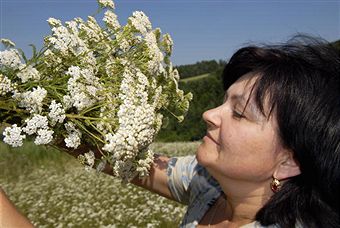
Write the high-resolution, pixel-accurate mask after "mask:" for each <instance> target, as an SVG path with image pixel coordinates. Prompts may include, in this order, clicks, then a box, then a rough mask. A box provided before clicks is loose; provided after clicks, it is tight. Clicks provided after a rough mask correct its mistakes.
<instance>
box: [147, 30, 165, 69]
mask: <svg viewBox="0 0 340 228" xmlns="http://www.w3.org/2000/svg"><path fill="white" fill-rule="evenodd" d="M145 41H146V44H147V46H148V48H149V54H150V57H151V59H150V60H149V61H148V69H149V71H150V73H152V74H162V73H164V67H163V65H162V62H163V60H164V56H163V53H162V51H161V50H160V49H159V47H158V44H157V40H156V36H155V33H154V32H149V33H147V34H146V36H145Z"/></svg>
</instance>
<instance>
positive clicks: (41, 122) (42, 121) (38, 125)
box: [22, 114, 48, 135]
mask: <svg viewBox="0 0 340 228" xmlns="http://www.w3.org/2000/svg"><path fill="white" fill-rule="evenodd" d="M25 123H26V126H25V127H23V128H22V130H23V131H24V132H25V133H26V134H28V135H32V134H35V133H37V131H38V130H39V129H46V128H47V127H48V120H47V117H46V116H42V115H39V114H34V116H33V117H32V118H31V119H26V120H25Z"/></svg>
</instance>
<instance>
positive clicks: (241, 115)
mask: <svg viewBox="0 0 340 228" xmlns="http://www.w3.org/2000/svg"><path fill="white" fill-rule="evenodd" d="M233 117H235V118H237V119H242V118H246V116H245V115H243V113H240V112H237V111H235V110H233Z"/></svg>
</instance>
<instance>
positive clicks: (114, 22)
mask: <svg viewBox="0 0 340 228" xmlns="http://www.w3.org/2000/svg"><path fill="white" fill-rule="evenodd" d="M104 15H105V16H104V18H103V21H104V22H105V23H106V25H107V27H109V28H111V29H113V30H118V29H119V28H120V24H119V21H118V19H117V15H116V14H115V13H113V12H112V11H109V10H108V11H106V12H105V14H104Z"/></svg>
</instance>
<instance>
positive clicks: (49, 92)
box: [0, 0, 192, 180]
mask: <svg viewBox="0 0 340 228" xmlns="http://www.w3.org/2000/svg"><path fill="white" fill-rule="evenodd" d="M98 3H99V9H100V10H99V12H101V11H103V10H104V11H105V13H104V17H103V25H102V26H101V25H100V24H98V23H97V21H96V19H95V17H92V16H89V17H88V19H87V21H84V20H82V19H81V18H75V19H73V20H71V21H67V22H65V23H62V22H61V21H60V20H57V19H54V18H50V19H48V23H49V25H50V26H51V35H49V36H46V37H45V38H44V46H43V48H42V49H41V51H39V52H37V51H36V49H35V48H34V47H33V56H32V58H30V59H27V58H26V56H25V54H24V53H23V52H22V51H21V50H20V49H16V48H15V44H14V43H13V42H11V41H10V40H7V39H2V40H1V42H2V43H3V44H4V46H5V47H6V49H5V50H4V51H1V52H0V94H1V97H0V120H1V123H3V124H6V125H10V126H8V127H6V128H5V129H4V131H3V136H4V138H3V141H4V142H5V143H7V144H9V145H11V146H13V147H18V146H21V145H22V144H23V140H24V139H25V138H31V139H32V140H34V143H35V144H37V145H40V144H49V145H53V144H56V142H57V141H58V140H59V141H60V139H62V140H64V143H65V145H66V147H68V148H70V149H76V148H78V147H79V146H80V145H81V144H86V145H91V146H92V147H95V148H96V150H98V151H100V153H101V158H100V159H95V158H94V154H93V152H91V151H89V152H88V153H85V154H84V155H81V156H80V160H82V162H84V163H85V164H87V165H88V166H90V167H94V166H96V167H97V168H98V169H101V168H102V167H103V166H104V165H105V164H106V163H110V165H111V166H112V167H113V172H114V174H115V175H116V176H119V177H121V178H122V179H123V180H129V179H131V178H133V177H135V176H136V175H141V176H143V175H147V174H148V171H149V168H150V164H151V162H152V160H153V152H152V151H151V150H150V149H149V145H150V144H151V143H152V142H153V140H154V138H155V136H156V134H157V132H158V131H159V130H160V128H161V125H162V122H163V121H164V118H167V117H169V116H174V117H176V118H177V119H178V120H179V121H181V120H183V117H184V115H185V113H186V112H187V110H188V107H189V101H190V100H191V98H192V95H191V94H190V93H189V94H186V95H185V94H184V93H183V91H182V90H180V89H179V88H178V80H179V75H178V72H177V70H176V69H174V68H173V66H172V64H171V62H170V59H169V58H170V55H171V52H172V46H173V42H172V40H171V37H170V36H169V35H168V34H165V35H162V34H161V31H160V29H158V28H157V29H152V26H151V23H150V21H149V19H148V17H147V16H146V15H145V14H144V13H143V12H134V13H133V14H132V16H131V17H129V18H128V22H127V24H126V25H125V26H121V25H120V23H119V22H118V20H117V16H116V14H115V13H114V11H113V10H114V3H113V2H112V1H111V0H98Z"/></svg>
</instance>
